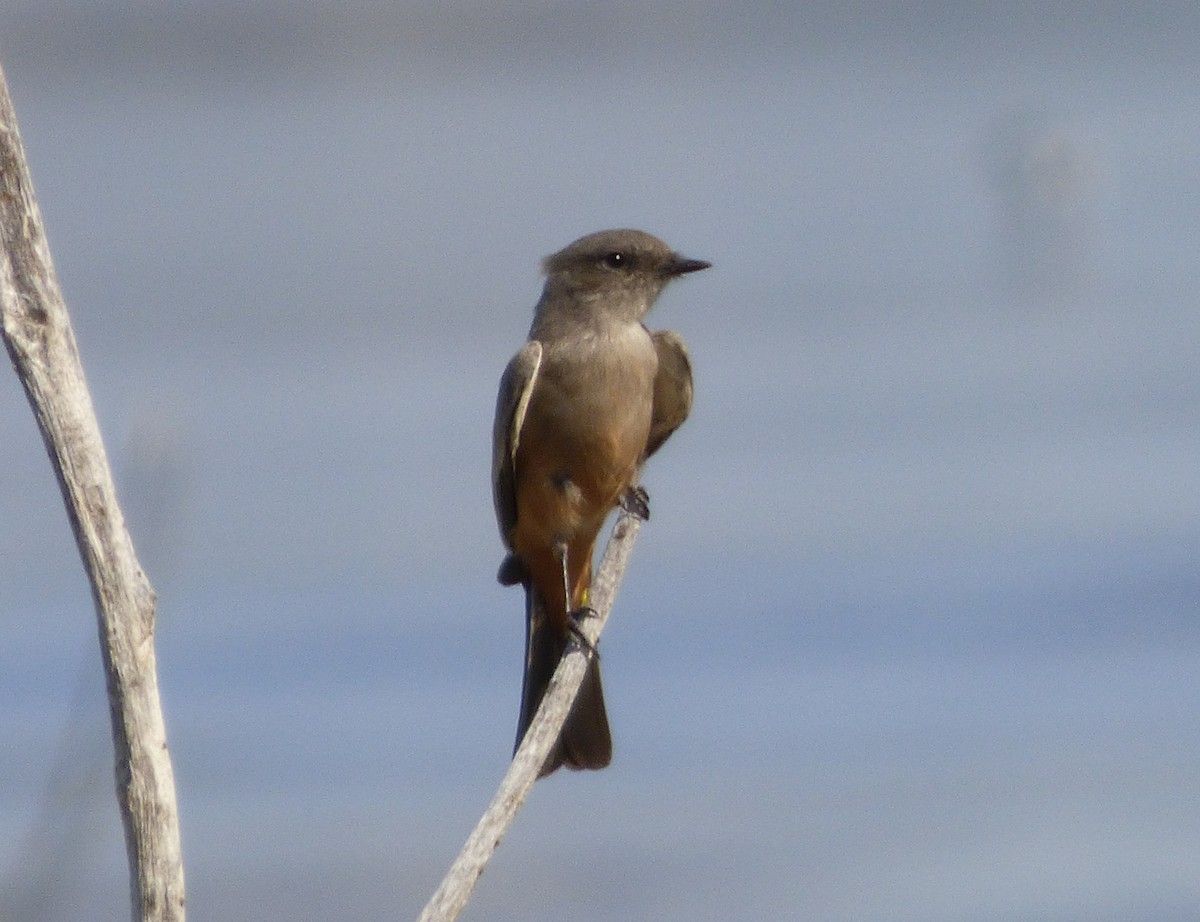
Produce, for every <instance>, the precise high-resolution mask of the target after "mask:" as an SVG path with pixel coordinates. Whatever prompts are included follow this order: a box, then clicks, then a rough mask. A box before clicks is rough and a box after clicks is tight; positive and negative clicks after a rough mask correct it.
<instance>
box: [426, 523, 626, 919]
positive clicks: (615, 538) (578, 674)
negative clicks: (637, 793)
mask: <svg viewBox="0 0 1200 922" xmlns="http://www.w3.org/2000/svg"><path fill="white" fill-rule="evenodd" d="M640 527H641V521H640V520H639V519H638V518H637V517H636V516H634V515H632V514H630V513H628V512H626V511H625V510H621V511H620V512H619V513H618V515H617V521H616V524H615V525H614V526H613V532H612V537H611V538H609V541H608V546H607V547H606V548H605V549H604V557H603V559H602V560H601V562H600V569H599V570H598V571H597V573H596V577H595V579H594V580H593V581H592V589H591V599H590V601H591V605H592V607H593V608H594V609H595V610H596V615H597V616H596V617H595V618H585V619H583V620H582V621H581V622H580V628H581V630H582V631H583V634H584V637H586V638H587V640H588V641H589V642H590V643H591V644H592V646H593V647H595V645H596V643H597V642H598V641H599V639H600V633H601V631H603V630H604V625H605V623H606V622H607V621H608V615H609V613H610V612H611V611H612V605H613V601H614V599H615V598H616V595H617V589H618V588H620V585H621V579H622V578H623V577H624V575H625V568H626V567H627V566H628V565H629V557H630V555H631V554H632V553H633V544H634V541H635V540H636V539H637V533H638V529H639V528H640ZM587 656H588V654H587V653H586V652H585V651H584V649H583V647H582V646H580V645H579V644H572V645H570V646H568V648H567V653H566V654H565V655H564V656H563V658H562V661H561V662H560V663H559V664H558V669H556V670H555V672H554V677H553V678H552V679H551V680H550V687H549V688H547V689H546V694H545V697H543V699H542V704H541V707H539V708H538V712H537V714H536V715H534V718H533V722H532V723H531V724H530V725H529V729H528V730H527V731H526V732H525V738H524V740H522V742H521V746H520V748H519V749H518V750H517V752H516V755H514V756H513V760H512V764H511V765H510V766H509V768H508V771H507V772H506V773H505V775H504V779H503V780H502V781H501V782H500V787H499V788H498V789H497V791H496V794H495V796H493V797H492V802H491V803H490V804H489V805H488V808H487V810H485V811H484V814H483V816H482V817H480V820H479V823H478V824H477V825H476V826H475V830H474V831H473V832H472V833H471V835H470V836H469V837H468V839H467V841H466V844H465V845H463V847H462V851H460V852H459V853H458V857H457V858H456V859H455V860H454V864H452V865H451V866H450V870H449V871H448V872H447V873H446V876H445V878H444V879H443V880H442V883H441V885H440V886H439V887H438V889H437V891H436V892H435V893H434V894H433V896H432V897H431V898H430V900H429V902H428V903H427V904H426V906H425V909H424V910H423V911H422V913H421V915H420V917H419V919H418V922H452V920H454V919H457V918H458V914H459V913H460V912H462V910H463V907H464V906H466V904H467V900H468V899H469V898H470V896H471V891H472V890H473V889H474V888H475V882H476V881H477V880H479V875H480V874H482V873H483V869H484V867H486V865H487V863H488V861H489V860H490V859H491V857H492V853H493V852H494V851H495V850H496V847H497V846H498V845H499V844H500V839H501V838H503V836H504V834H505V833H506V832H507V831H508V827H509V826H511V825H512V822H513V820H514V819H515V818H516V816H517V811H518V810H520V809H521V805H522V804H523V803H524V802H525V798H526V796H527V795H528V794H529V789H530V788H531V787H533V783H534V781H536V780H537V776H538V770H539V769H540V768H541V767H542V765H543V764H544V763H545V761H546V757H547V756H548V755H549V753H550V749H551V747H552V746H553V745H554V743H555V741H556V740H557V739H558V735H559V733H560V732H561V731H562V726H563V723H564V722H565V721H566V719H567V713H568V712H569V711H570V709H571V704H572V703H573V702H574V701H575V695H576V694H577V693H578V692H579V686H580V685H581V684H582V683H583V676H584V673H585V671H586V669H587Z"/></svg>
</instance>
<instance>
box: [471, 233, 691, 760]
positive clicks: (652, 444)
mask: <svg viewBox="0 0 1200 922" xmlns="http://www.w3.org/2000/svg"><path fill="white" fill-rule="evenodd" d="M709 265H710V263H707V262H702V261H701V260H697V259H685V258H684V257H682V256H680V255H678V254H677V253H674V252H672V250H671V249H670V248H669V247H668V246H667V245H666V244H665V243H663V242H662V241H661V240H658V239H657V238H655V237H652V236H650V235H649V234H646V233H643V232H642V231H636V230H609V231H600V232H599V233H595V234H589V235H588V236H586V237H582V238H580V239H579V240H576V241H575V242H574V243H572V244H571V245H569V246H567V247H566V248H564V249H562V250H560V251H559V252H557V253H555V254H554V255H553V256H550V257H548V258H547V259H546V260H545V262H544V264H543V267H544V269H545V273H546V285H545V288H544V290H543V291H542V297H541V300H540V301H538V304H537V307H536V309H535V311H534V318H533V326H532V327H531V328H530V330H529V338H528V340H527V341H526V343H525V345H524V346H523V347H522V348H521V350H520V351H519V352H518V353H517V354H516V355H515V356H513V358H512V361H510V362H509V363H508V367H507V368H506V369H505V370H504V375H503V376H502V377H501V379H500V393H499V396H498V398H497V400H496V421H495V425H494V428H493V433H492V449H493V450H492V491H493V493H492V495H493V498H494V500H495V505H496V520H497V523H498V524H499V526H500V536H501V538H502V539H503V541H504V544H505V546H506V547H507V548H508V552H509V553H508V556H507V557H506V558H505V560H504V562H503V563H502V564H501V565H500V572H499V574H498V578H499V580H500V582H501V583H504V584H505V585H514V584H516V583H521V584H523V585H524V587H525V613H526V648H525V679H524V684H523V686H522V689H521V715H520V721H519V724H518V727H517V745H518V746H519V745H520V743H521V739H522V738H523V737H524V735H525V731H526V729H527V728H528V727H529V723H530V721H531V720H532V719H533V715H534V714H535V713H536V712H537V708H538V705H539V704H540V703H541V700H542V696H543V694H544V693H545V691H546V687H547V685H548V684H549V682H550V677H551V676H552V675H553V674H554V670H555V668H556V667H557V666H558V662H559V660H560V659H561V658H562V654H563V651H564V650H565V649H566V646H567V642H568V640H569V638H570V634H571V629H572V618H573V617H575V616H576V615H577V614H578V613H579V612H580V611H581V610H586V608H587V605H588V593H589V589H590V586H591V580H592V556H593V551H594V549H595V546H596V539H597V536H598V535H599V533H600V529H601V528H602V527H603V525H604V521H605V519H606V518H607V517H608V514H609V512H610V511H611V510H612V509H613V507H614V506H616V505H617V504H618V503H621V504H624V505H626V507H627V508H629V509H631V510H633V511H637V512H638V513H639V514H641V515H642V516H643V517H646V516H647V515H648V514H649V509H648V506H647V504H646V494H645V491H644V490H642V489H641V487H640V486H638V477H639V475H640V471H641V467H642V464H643V463H644V462H645V460H646V459H647V458H648V457H650V455H652V454H654V452H655V451H657V450H658V449H659V448H660V447H661V446H662V444H663V442H665V441H666V440H667V438H668V437H669V436H670V435H671V433H672V432H674V431H675V429H676V428H678V427H679V425H680V424H681V423H682V422H683V421H684V420H685V419H686V418H687V416H688V413H689V411H690V410H691V406H692V369H691V363H690V361H689V359H688V353H687V349H686V348H684V345H683V340H682V339H681V338H680V337H679V336H678V334H676V333H672V332H670V331H662V332H657V333H651V332H650V331H649V330H647V329H646V327H645V326H644V325H643V323H642V318H643V317H645V316H646V314H647V312H648V311H649V310H650V308H651V307H652V306H653V304H654V302H655V300H657V298H658V296H659V295H660V294H661V293H662V290H663V289H664V288H665V287H666V285H667V283H668V282H670V281H671V279H673V278H676V277H678V276H680V275H684V274H686V273H689V272H696V271H698V270H700V269H706V268H708V267H709ZM591 653H592V655H591V659H590V663H589V666H588V671H587V674H586V676H585V678H584V682H583V686H582V688H581V689H580V692H579V696H578V698H576V700H575V705H574V707H573V708H572V711H571V713H570V715H569V716H568V717H567V722H566V725H565V726H564V727H563V731H562V734H561V735H560V737H559V740H558V742H557V744H556V746H555V748H554V749H553V750H552V751H551V753H550V755H549V757H548V758H547V760H546V762H545V764H544V765H543V766H542V769H541V775H542V776H545V775H548V774H550V773H551V772H552V771H554V770H555V769H557V768H558V767H559V766H561V765H566V766H567V767H568V768H573V769H581V768H603V767H604V766H606V765H608V763H609V761H610V760H611V759H612V737H611V735H610V733H609V729H608V715H607V713H606V711H605V708H604V692H603V689H602V687H601V684H600V664H599V661H598V659H597V658H596V656H595V651H591Z"/></svg>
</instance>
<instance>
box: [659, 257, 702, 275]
mask: <svg viewBox="0 0 1200 922" xmlns="http://www.w3.org/2000/svg"><path fill="white" fill-rule="evenodd" d="M711 265H712V263H707V262H705V261H704V260H703V259H685V258H684V257H682V256H680V255H678V254H675V255H673V256H672V257H671V261H670V262H669V263H667V275H669V276H671V277H672V278H674V277H675V276H677V275H686V274H687V273H689V272H699V271H700V270H701V269H707V268H708V267H709V266H711Z"/></svg>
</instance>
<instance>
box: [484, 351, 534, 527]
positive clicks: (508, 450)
mask: <svg viewBox="0 0 1200 922" xmlns="http://www.w3.org/2000/svg"><path fill="white" fill-rule="evenodd" d="M541 364H542V344H541V343H540V342H538V341H537V340H535V339H534V340H530V341H529V342H527V343H526V344H525V345H524V346H522V347H521V351H520V352H518V353H517V354H516V355H514V356H513V357H512V361H510V362H509V363H508V367H507V368H505V369H504V374H503V375H501V377H500V393H499V394H498V395H497V397H496V421H495V423H494V424H493V426H492V500H493V501H494V502H495V504H496V524H497V525H499V526H500V537H501V539H503V541H504V543H505V545H506V546H507V545H508V541H509V535H510V534H511V533H512V530H513V527H514V526H515V525H516V524H517V488H516V477H515V475H514V473H513V464H514V462H515V460H516V457H517V446H518V445H519V444H520V442H521V426H522V425H523V424H524V423H525V411H526V410H528V409H529V398H530V397H531V396H532V395H533V387H534V384H535V382H536V381H537V376H538V369H539V368H540V367H541Z"/></svg>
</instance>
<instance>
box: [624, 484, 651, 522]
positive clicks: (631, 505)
mask: <svg viewBox="0 0 1200 922" xmlns="http://www.w3.org/2000/svg"><path fill="white" fill-rule="evenodd" d="M620 502H621V508H622V509H624V510H625V511H626V512H628V513H629V514H630V515H635V516H637V517H638V518H639V519H641V520H642V521H643V522H648V521H650V494H649V493H647V492H646V488H645V487H643V486H642V485H641V484H640V483H635V484H634V485H633V486H631V487H630V488H629V489H628V490H626V491H625V492H624V493H622V494H621V500H620Z"/></svg>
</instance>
